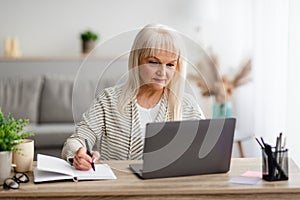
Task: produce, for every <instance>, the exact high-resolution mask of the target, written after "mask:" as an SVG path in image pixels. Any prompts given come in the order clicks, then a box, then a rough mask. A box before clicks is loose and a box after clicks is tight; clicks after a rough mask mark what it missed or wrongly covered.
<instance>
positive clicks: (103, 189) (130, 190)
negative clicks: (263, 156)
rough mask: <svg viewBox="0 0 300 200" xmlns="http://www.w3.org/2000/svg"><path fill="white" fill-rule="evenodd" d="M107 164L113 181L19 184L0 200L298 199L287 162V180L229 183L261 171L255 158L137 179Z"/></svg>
mask: <svg viewBox="0 0 300 200" xmlns="http://www.w3.org/2000/svg"><path fill="white" fill-rule="evenodd" d="M133 162H137V161H109V162H106V163H108V164H109V165H110V166H111V167H112V169H113V170H114V172H115V174H116V176H117V177H118V179H117V180H102V181H81V182H71V181H70V182H51V183H40V184H34V183H33V182H32V179H33V177H32V173H29V175H30V178H31V181H30V182H29V183H23V184H21V185H20V189H18V190H4V189H2V188H1V189H0V199H9V198H10V199H155V200H157V199H183V200H184V199H251V200H253V199H272V200H274V199H289V200H291V199H300V170H299V168H298V167H297V166H296V165H295V164H294V162H293V161H292V160H290V162H289V165H290V166H289V170H290V172H289V177H290V179H289V180H288V181H278V182H266V181H263V180H261V181H259V182H258V183H257V184H256V185H241V184H232V183H229V182H228V181H229V180H230V178H232V177H235V176H238V175H240V174H242V173H244V172H246V171H261V160H260V159H258V158H233V159H232V164H231V170H230V172H229V173H226V174H211V175H198V176H186V177H176V178H163V179H150V180H141V179H139V178H138V177H137V176H136V175H135V174H133V173H132V172H131V171H130V170H129V168H128V164H129V163H133Z"/></svg>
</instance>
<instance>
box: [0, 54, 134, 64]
mask: <svg viewBox="0 0 300 200" xmlns="http://www.w3.org/2000/svg"><path fill="white" fill-rule="evenodd" d="M85 59H88V60H115V59H128V57H127V56H123V57H117V56H116V57H112V56H95V55H90V56H89V55H84V54H80V55H30V56H20V57H8V56H0V62H1V61H5V62H9V61H76V60H79V61H83V60H85Z"/></svg>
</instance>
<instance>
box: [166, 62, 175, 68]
mask: <svg viewBox="0 0 300 200" xmlns="http://www.w3.org/2000/svg"><path fill="white" fill-rule="evenodd" d="M167 66H168V67H170V68H173V67H175V65H174V64H172V63H169V64H167Z"/></svg>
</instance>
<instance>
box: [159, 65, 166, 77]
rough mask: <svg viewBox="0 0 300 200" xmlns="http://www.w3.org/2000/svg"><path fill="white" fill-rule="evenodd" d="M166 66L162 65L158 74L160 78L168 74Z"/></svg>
mask: <svg viewBox="0 0 300 200" xmlns="http://www.w3.org/2000/svg"><path fill="white" fill-rule="evenodd" d="M166 67H167V66H166V64H160V66H159V68H158V70H157V74H158V75H160V76H164V75H165V74H166Z"/></svg>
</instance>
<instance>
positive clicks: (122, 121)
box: [62, 86, 204, 160]
mask: <svg viewBox="0 0 300 200" xmlns="http://www.w3.org/2000/svg"><path fill="white" fill-rule="evenodd" d="M121 91H122V87H121V86H115V87H111V88H107V89H105V90H104V92H103V93H102V94H101V95H99V96H98V97H97V98H96V99H95V101H94V103H93V105H92V106H91V107H90V109H89V110H88V111H87V112H86V113H84V115H83V121H81V122H80V123H78V124H77V125H76V128H75V133H74V134H73V135H71V136H70V137H69V138H68V139H67V141H66V142H65V144H64V147H63V150H62V157H63V158H64V159H67V158H69V157H73V156H74V153H75V152H76V151H77V150H78V148H79V147H82V146H85V144H84V139H87V140H88V142H89V145H90V146H94V145H95V144H96V146H97V150H98V151H99V152H100V156H101V157H100V159H102V160H134V159H141V158H142V154H143V139H142V138H141V133H142V132H141V125H140V116H139V111H138V108H137V100H135V101H133V102H130V103H129V104H128V105H127V107H126V109H125V113H123V114H121V113H120V112H119V110H118V99H119V97H120V94H121ZM182 106H183V113H182V119H183V120H187V119H201V118H204V115H203V113H202V111H201V109H200V107H199V106H198V104H197V103H196V102H195V101H193V99H192V98H190V97H189V96H187V95H185V96H184V98H183V102H182ZM161 121H170V113H169V110H168V104H167V95H163V97H162V101H161V104H160V110H159V113H158V115H157V117H156V119H155V122H161Z"/></svg>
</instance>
